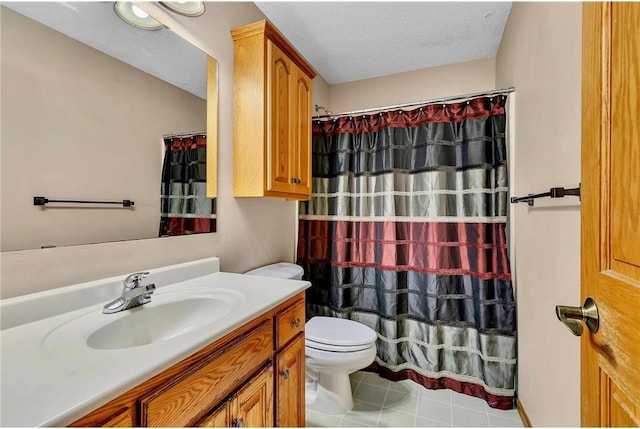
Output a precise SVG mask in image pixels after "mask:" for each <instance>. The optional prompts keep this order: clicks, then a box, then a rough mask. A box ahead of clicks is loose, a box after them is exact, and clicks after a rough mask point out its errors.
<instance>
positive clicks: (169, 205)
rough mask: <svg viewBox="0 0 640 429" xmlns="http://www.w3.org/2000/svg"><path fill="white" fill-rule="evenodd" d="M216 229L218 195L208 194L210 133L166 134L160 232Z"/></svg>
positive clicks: (170, 233) (197, 231)
mask: <svg viewBox="0 0 640 429" xmlns="http://www.w3.org/2000/svg"><path fill="white" fill-rule="evenodd" d="M207 232H216V199H215V198H207V135H206V133H198V134H177V135H169V136H164V161H163V163H162V182H161V186H160V229H159V234H158V235H159V236H160V237H165V236H173V235H187V234H201V233H207Z"/></svg>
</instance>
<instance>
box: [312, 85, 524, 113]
mask: <svg viewBox="0 0 640 429" xmlns="http://www.w3.org/2000/svg"><path fill="white" fill-rule="evenodd" d="M515 90H516V89H515V87H513V86H511V87H509V88H502V89H494V90H492V91H482V92H473V93H470V94H464V95H454V96H451V97H440V98H432V99H431V100H422V101H414V102H411V103H402V104H393V105H391V106H383V107H373V108H371V109H360V110H352V111H350V112H342V113H334V114H332V115H316V116H312V117H311V119H322V118H337V117H339V116H349V115H359V114H362V113H370V112H379V111H382V110H393V109H398V108H404V107H411V106H420V105H422V104H434V103H444V102H447V101H454V100H464V99H466V98H474V97H481V96H494V95H500V94H507V93H510V92H514V91H515ZM315 109H316V112H317V111H318V110H324V111H326V110H327V109H326V108H325V107H324V106H319V105H317V104H316V105H315Z"/></svg>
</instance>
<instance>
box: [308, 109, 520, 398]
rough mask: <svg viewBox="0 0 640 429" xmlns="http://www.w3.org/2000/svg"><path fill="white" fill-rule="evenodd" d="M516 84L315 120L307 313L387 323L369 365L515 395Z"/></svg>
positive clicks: (378, 327) (392, 375) (484, 394)
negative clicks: (510, 236) (510, 159)
mask: <svg viewBox="0 0 640 429" xmlns="http://www.w3.org/2000/svg"><path fill="white" fill-rule="evenodd" d="M505 102H506V97H505V96H497V97H491V98H489V97H478V98H475V99H472V100H469V101H465V102H462V103H452V104H446V105H443V104H432V105H427V106H424V107H422V108H419V109H415V110H412V111H397V110H394V111H387V112H382V113H376V114H373V115H364V116H357V117H355V116H354V117H340V118H338V119H335V120H328V121H314V124H313V143H312V144H313V149H312V150H313V160H312V164H313V178H312V181H313V185H312V186H313V187H312V197H311V200H309V201H308V202H302V203H301V204H300V224H299V241H298V264H300V265H301V266H302V267H303V268H304V269H305V273H306V274H305V276H306V277H305V278H306V279H307V280H309V281H311V283H312V287H311V288H310V289H308V290H307V311H308V317H311V316H314V315H325V316H333V317H341V318H348V319H352V320H356V321H358V322H362V323H364V324H365V325H367V326H369V327H371V328H373V329H374V330H375V331H376V332H377V333H378V341H377V348H378V352H377V357H376V360H375V362H374V363H373V364H372V365H371V367H370V368H369V370H373V371H377V372H378V373H380V374H381V375H382V376H384V377H386V378H389V379H391V380H401V379H407V378H408V379H411V380H413V381H415V382H417V383H420V384H422V385H424V386H425V387H427V388H430V389H440V388H448V389H452V390H455V391H457V392H461V393H465V394H468V395H472V396H476V397H480V398H483V399H485V400H486V401H487V402H488V404H489V405H490V406H491V407H494V408H501V409H510V408H512V407H513V402H514V401H513V399H514V378H515V367H516V326H515V323H516V314H515V303H514V298H513V290H512V286H511V273H510V269H509V262H508V258H507V247H506V235H505V225H506V215H507V192H508V188H507V186H508V184H507V177H508V176H507V166H506V144H505V124H506V116H505Z"/></svg>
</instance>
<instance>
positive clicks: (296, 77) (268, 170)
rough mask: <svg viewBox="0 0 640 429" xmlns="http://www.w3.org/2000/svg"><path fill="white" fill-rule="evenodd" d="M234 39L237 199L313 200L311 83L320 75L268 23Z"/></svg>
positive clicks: (239, 31)
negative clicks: (281, 198)
mask: <svg viewBox="0 0 640 429" xmlns="http://www.w3.org/2000/svg"><path fill="white" fill-rule="evenodd" d="M231 35H232V36H233V40H234V67H235V68H234V85H233V88H234V90H233V96H234V108H233V121H234V124H233V129H234V134H233V136H234V145H233V146H234V176H233V193H234V196H236V197H257V196H269V197H283V198H290V199H299V200H307V199H309V198H310V196H311V92H312V83H311V80H312V79H313V78H314V77H315V75H316V73H315V71H314V70H313V68H311V66H309V64H307V62H306V61H305V59H304V58H303V57H302V56H300V54H298V53H297V52H296V51H295V49H294V48H293V47H291V45H290V44H289V43H288V42H287V41H286V39H284V37H282V35H280V34H279V33H278V32H277V30H276V29H275V28H274V27H273V26H272V25H271V24H270V23H269V22H268V21H266V20H263V21H259V22H256V23H253V24H249V25H245V26H243V27H239V28H236V29H234V30H232V31H231Z"/></svg>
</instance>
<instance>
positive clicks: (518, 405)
mask: <svg viewBox="0 0 640 429" xmlns="http://www.w3.org/2000/svg"><path fill="white" fill-rule="evenodd" d="M516 409H517V410H518V414H520V418H521V419H522V424H523V425H524V427H527V428H530V427H533V426H532V425H531V420H529V416H527V413H526V412H525V411H524V407H523V406H522V403H521V402H520V398H516Z"/></svg>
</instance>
